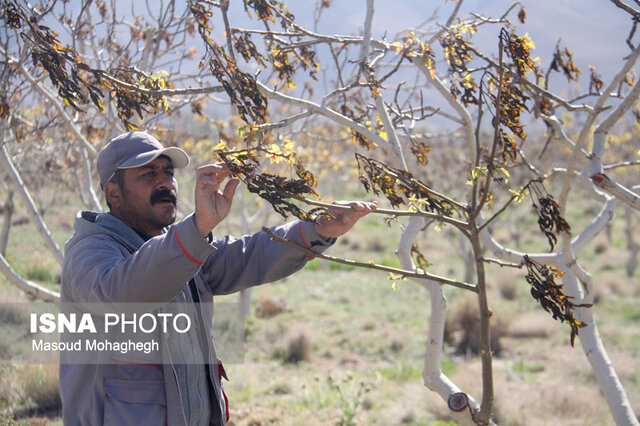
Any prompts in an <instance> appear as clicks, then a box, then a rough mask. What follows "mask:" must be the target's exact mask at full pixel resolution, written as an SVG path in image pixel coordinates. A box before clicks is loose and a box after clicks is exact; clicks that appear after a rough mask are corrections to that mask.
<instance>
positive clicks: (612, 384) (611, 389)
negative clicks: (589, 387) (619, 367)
mask: <svg viewBox="0 0 640 426" xmlns="http://www.w3.org/2000/svg"><path fill="white" fill-rule="evenodd" d="M564 270H565V271H569V272H567V273H566V274H565V275H564V276H563V282H564V284H565V289H566V293H567V294H568V295H570V296H573V297H574V298H575V303H590V301H589V299H593V294H588V295H587V294H585V292H584V290H583V289H582V288H581V287H580V284H579V281H578V278H577V277H576V275H575V274H574V273H573V272H571V271H570V270H569V267H567V266H566V265H565V266H564ZM585 296H586V297H585ZM585 299H586V300H585ZM575 316H576V319H578V320H579V321H583V322H584V323H586V324H587V326H586V327H584V328H581V329H580V334H579V335H578V337H579V339H580V345H581V346H582V350H583V351H584V353H585V355H586V356H587V360H589V364H591V370H592V371H593V374H594V375H595V376H596V380H597V381H598V384H599V385H600V389H601V390H602V392H603V394H604V397H605V398H606V400H607V404H608V405H609V410H610V411H611V415H612V416H613V419H614V420H615V422H616V424H617V425H618V426H622V425H638V424H639V423H638V418H637V417H636V415H635V414H634V413H633V409H632V408H631V404H630V403H629V399H628V398H627V394H626V392H625V390H624V387H623V386H622V383H621V382H620V379H619V378H618V374H617V373H616V370H615V369H614V368H613V363H612V362H611V360H610V359H609V355H608V354H607V350H606V349H605V347H604V344H603V343H602V338H601V337H600V333H599V332H598V327H597V326H596V320H595V317H594V315H593V309H591V308H578V309H576V310H575Z"/></svg>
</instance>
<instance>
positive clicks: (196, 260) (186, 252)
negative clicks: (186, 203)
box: [174, 228, 203, 265]
mask: <svg viewBox="0 0 640 426" xmlns="http://www.w3.org/2000/svg"><path fill="white" fill-rule="evenodd" d="M174 232H175V233H176V241H178V245H179V246H180V248H181V249H182V252H183V253H184V255H185V256H187V257H188V258H189V259H190V260H192V261H194V262H195V263H197V264H198V265H202V264H203V262H200V261H199V260H198V259H196V258H195V257H193V256H191V255H190V254H189V252H188V251H187V250H186V249H185V248H184V246H183V245H182V242H181V241H180V237H179V236H178V228H174Z"/></svg>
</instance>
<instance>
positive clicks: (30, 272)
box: [25, 264, 54, 282]
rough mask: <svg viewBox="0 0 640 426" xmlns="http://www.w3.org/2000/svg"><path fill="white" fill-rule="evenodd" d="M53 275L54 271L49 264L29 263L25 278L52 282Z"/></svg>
mask: <svg viewBox="0 0 640 426" xmlns="http://www.w3.org/2000/svg"><path fill="white" fill-rule="evenodd" d="M53 275H54V274H53V271H51V269H50V268H49V267H48V266H46V265H41V264H36V265H29V266H28V267H27V270H26V271H25V278H26V279H28V280H31V281H45V282H52V281H54V276H53Z"/></svg>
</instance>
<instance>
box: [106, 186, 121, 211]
mask: <svg viewBox="0 0 640 426" xmlns="http://www.w3.org/2000/svg"><path fill="white" fill-rule="evenodd" d="M104 196H105V198H106V199H107V201H108V202H109V204H111V207H113V208H114V209H119V208H120V206H122V188H120V185H118V184H117V183H114V182H107V183H105V184H104Z"/></svg>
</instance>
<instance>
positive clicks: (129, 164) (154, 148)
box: [98, 131, 189, 188]
mask: <svg viewBox="0 0 640 426" xmlns="http://www.w3.org/2000/svg"><path fill="white" fill-rule="evenodd" d="M160 155H166V156H167V157H169V158H170V159H171V163H172V164H173V167H175V168H181V167H186V166H187V165H188V164H189V156H188V155H187V153H186V152H184V151H183V150H181V149H180V148H176V147H169V148H164V147H163V146H162V145H161V144H160V142H158V140H157V139H156V138H154V137H153V136H151V135H150V134H148V133H146V132H138V131H136V132H129V133H123V134H121V135H118V136H116V137H115V138H113V139H111V140H110V141H109V143H108V144H107V145H106V146H105V147H104V148H102V151H100V154H98V174H99V175H100V186H101V187H102V188H104V184H105V183H107V182H108V181H109V179H111V178H112V177H113V175H114V174H115V172H116V170H118V169H132V168H134V167H140V166H144V165H145V164H148V163H150V162H152V161H153V160H155V159H156V158H158V157H159V156H160Z"/></svg>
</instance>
